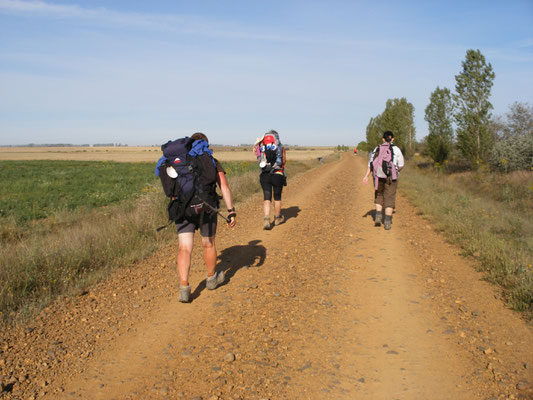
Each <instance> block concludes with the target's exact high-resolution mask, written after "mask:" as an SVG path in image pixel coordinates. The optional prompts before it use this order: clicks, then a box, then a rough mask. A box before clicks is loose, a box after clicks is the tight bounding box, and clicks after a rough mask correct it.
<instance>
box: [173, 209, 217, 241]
mask: <svg viewBox="0 0 533 400" xmlns="http://www.w3.org/2000/svg"><path fill="white" fill-rule="evenodd" d="M201 222H202V224H201V225H200V216H197V217H194V218H192V219H191V220H190V221H189V220H186V219H184V220H183V221H176V229H177V231H178V234H180V233H194V231H195V230H196V229H199V230H200V235H201V236H202V237H213V236H215V235H216V233H217V215H216V214H213V215H209V214H204V217H203V220H202V221H201Z"/></svg>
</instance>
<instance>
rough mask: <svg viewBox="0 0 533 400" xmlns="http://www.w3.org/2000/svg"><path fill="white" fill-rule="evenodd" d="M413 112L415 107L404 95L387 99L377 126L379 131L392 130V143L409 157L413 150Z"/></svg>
mask: <svg viewBox="0 0 533 400" xmlns="http://www.w3.org/2000/svg"><path fill="white" fill-rule="evenodd" d="M414 113H415V107H414V106H413V105H412V104H411V103H409V102H408V101H407V99H406V98H405V97H402V98H401V99H389V100H387V103H386V104H385V110H384V111H383V113H382V114H381V118H380V126H379V128H380V130H381V133H383V132H385V131H392V132H393V133H394V144H395V145H396V146H398V147H399V148H400V149H401V150H402V152H403V153H404V154H405V155H406V156H407V157H410V156H411V155H412V154H413V152H414V143H415V125H414ZM380 137H381V136H380ZM380 143H381V141H380Z"/></svg>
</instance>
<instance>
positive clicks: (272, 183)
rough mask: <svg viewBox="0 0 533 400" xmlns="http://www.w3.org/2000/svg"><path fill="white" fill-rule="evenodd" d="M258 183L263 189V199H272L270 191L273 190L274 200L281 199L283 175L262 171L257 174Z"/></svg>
mask: <svg viewBox="0 0 533 400" xmlns="http://www.w3.org/2000/svg"><path fill="white" fill-rule="evenodd" d="M259 183H261V188H262V189H263V199H264V200H268V201H272V192H274V200H276V201H280V200H281V192H282V190H283V175H281V174H271V173H270V172H263V173H261V175H259Z"/></svg>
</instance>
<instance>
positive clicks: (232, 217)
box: [228, 212, 237, 228]
mask: <svg viewBox="0 0 533 400" xmlns="http://www.w3.org/2000/svg"><path fill="white" fill-rule="evenodd" d="M236 216H237V214H236V213H235V212H232V213H231V214H229V215H228V219H229V222H228V226H229V227H230V228H233V227H234V226H235V224H236V223H237V221H236V220H235V217H236Z"/></svg>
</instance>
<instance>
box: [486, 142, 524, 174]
mask: <svg viewBox="0 0 533 400" xmlns="http://www.w3.org/2000/svg"><path fill="white" fill-rule="evenodd" d="M489 162H490V165H491V166H492V167H493V168H495V169H497V170H500V171H504V172H510V171H518V170H532V169H533V135H526V136H519V137H514V138H509V139H507V140H502V141H500V142H498V143H496V144H495V145H494V148H493V149H492V152H491V155H490V159H489Z"/></svg>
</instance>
